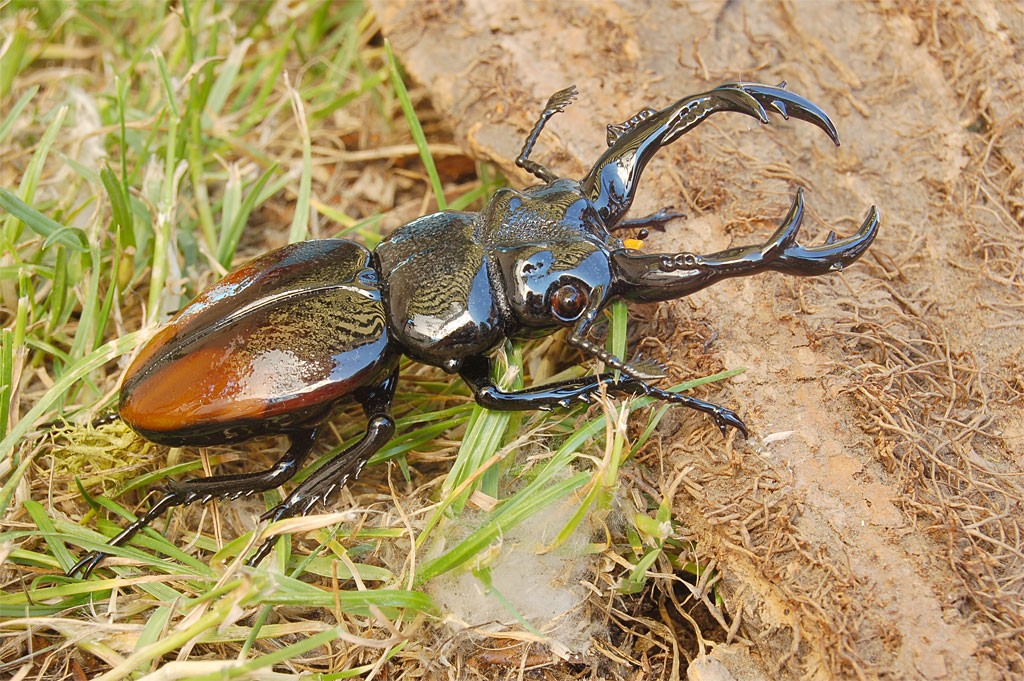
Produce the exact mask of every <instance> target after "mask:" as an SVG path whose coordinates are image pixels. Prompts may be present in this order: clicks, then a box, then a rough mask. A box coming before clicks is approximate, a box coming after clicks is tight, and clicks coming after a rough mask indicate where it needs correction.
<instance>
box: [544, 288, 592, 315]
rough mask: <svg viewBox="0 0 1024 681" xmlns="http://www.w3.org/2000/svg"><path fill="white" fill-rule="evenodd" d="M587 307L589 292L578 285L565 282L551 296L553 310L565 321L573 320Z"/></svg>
mask: <svg viewBox="0 0 1024 681" xmlns="http://www.w3.org/2000/svg"><path fill="white" fill-rule="evenodd" d="M585 309H587V294H586V292H584V291H582V290H581V289H580V288H579V287H578V286H575V285H573V284H565V285H563V286H560V287H559V288H558V290H557V291H555V294H554V295H553V296H551V311H552V312H554V313H555V316H556V317H558V318H559V319H560V320H562V321H563V322H572V321H575V320H576V319H578V318H579V316H580V315H581V314H583V311H584V310H585Z"/></svg>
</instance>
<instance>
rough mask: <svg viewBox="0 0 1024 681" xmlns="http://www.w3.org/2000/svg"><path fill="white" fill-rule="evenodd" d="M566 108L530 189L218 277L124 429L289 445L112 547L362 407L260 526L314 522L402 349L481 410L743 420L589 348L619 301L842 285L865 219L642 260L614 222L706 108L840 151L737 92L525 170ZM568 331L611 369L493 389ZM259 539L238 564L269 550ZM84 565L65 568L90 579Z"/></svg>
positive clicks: (128, 393)
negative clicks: (538, 346)
mask: <svg viewBox="0 0 1024 681" xmlns="http://www.w3.org/2000/svg"><path fill="white" fill-rule="evenodd" d="M575 96H576V89H575V88H567V89H566V90H562V91H560V92H557V93H555V94H554V95H553V96H552V97H551V98H550V99H549V100H548V103H547V106H546V107H545V109H544V111H543V113H542V114H541V116H540V117H539V119H538V121H537V123H536V125H534V127H533V129H532V130H531V131H530V133H529V135H528V136H527V139H526V141H525V143H524V145H523V149H522V152H521V153H520V155H519V157H518V158H517V159H516V163H517V165H519V166H520V167H522V168H524V169H526V170H528V171H529V172H531V173H532V174H534V175H535V176H536V177H538V178H539V179H540V180H541V181H542V182H543V184H540V185H536V186H533V187H528V188H526V189H523V190H514V189H502V190H500V191H498V192H497V193H496V194H495V195H494V197H493V198H492V199H491V201H490V202H489V203H488V205H487V206H486V208H485V209H484V210H483V211H481V212H479V213H465V212H454V211H446V212H441V213H435V214H433V215H428V216H425V217H422V218H420V219H418V220H415V221H413V222H411V223H409V224H407V225H405V226H403V227H400V228H398V229H397V230H395V232H394V233H393V234H392V235H391V236H390V237H388V238H387V239H385V240H384V241H382V242H381V243H380V244H379V245H378V246H377V248H376V249H375V250H374V252H373V253H372V254H371V253H370V252H369V251H367V250H366V249H365V248H363V247H362V246H360V245H358V244H355V243H352V242H349V241H342V240H325V241H316V242H306V243H303V244H293V245H291V246H287V247H285V248H283V249H280V250H278V251H275V252H273V253H270V254H267V255H266V256H263V257H262V258H259V259H257V260H255V261H253V262H252V263H250V264H249V265H247V266H245V267H243V268H241V269H239V270H236V271H235V272H233V273H232V274H230V275H228V276H227V277H226V278H225V279H224V280H223V281H221V282H220V283H219V284H217V285H215V286H213V287H211V288H210V289H208V290H207V291H206V292H205V293H203V294H201V295H200V296H199V297H198V298H197V299H196V300H195V301H193V302H192V303H191V304H190V305H189V306H187V307H186V308H185V309H184V310H183V311H182V312H181V313H179V315H178V316H177V317H175V319H173V320H172V321H171V322H170V323H169V324H168V326H167V327H166V328H165V329H163V330H162V331H160V332H159V333H158V334H157V335H156V336H155V337H154V339H153V340H152V341H150V343H149V344H148V345H147V346H146V347H145V348H144V349H143V350H142V352H141V353H140V354H139V356H138V358H137V359H136V361H135V363H134V364H133V365H132V367H130V369H129V371H128V372H127V374H126V379H125V382H124V385H123V388H122V393H121V409H120V413H121V416H122V418H124V420H125V421H126V422H127V423H128V424H129V425H130V426H132V427H133V428H135V429H136V430H137V431H139V432H140V433H142V434H144V435H145V436H147V437H149V438H151V439H153V440H155V441H158V442H162V443H165V444H173V445H179V446H180V445H204V444H210V443H214V442H232V441H236V440H240V439H243V438H247V437H252V436H254V435H264V434H282V435H287V436H288V437H289V439H290V441H291V447H290V448H289V450H288V451H287V452H286V453H285V454H284V456H282V457H281V459H280V460H279V461H278V462H277V463H276V464H275V465H274V466H272V467H271V468H270V469H267V470H265V471H260V472H257V473H249V474H242V475H231V476H215V477H211V478H202V479H195V480H185V481H182V482H174V483H171V484H170V485H168V487H167V488H166V490H165V495H164V496H163V497H162V498H161V499H160V501H158V502H157V503H156V504H155V505H154V506H153V507H152V508H151V509H150V511H149V512H148V513H146V514H145V515H143V516H142V517H140V518H139V519H138V520H137V521H136V522H134V523H132V524H131V525H129V526H128V527H127V528H125V530H124V531H122V532H121V533H120V534H119V535H118V536H116V537H115V538H113V539H112V540H111V541H110V542H109V544H110V545H112V546H118V545H120V544H123V543H124V542H127V541H128V540H129V539H130V538H131V537H132V536H133V535H134V534H135V533H137V532H138V531H139V530H140V529H142V528H143V527H145V526H146V525H148V524H149V523H151V522H152V521H153V520H154V519H156V518H157V517H158V516H159V515H160V514H161V513H163V512H164V511H165V510H166V509H168V508H170V507H172V506H176V505H181V504H188V503H192V502H193V501H196V500H208V499H211V498H214V497H236V496H240V495H243V494H251V493H253V492H258V491H263V490H267V489H272V488H274V487H277V486H278V485H280V484H282V483H283V482H285V481H287V480H288V479H290V478H291V477H292V476H293V475H294V474H295V472H296V471H297V470H298V468H299V467H300V466H301V465H302V462H303V461H304V460H305V459H306V458H307V456H308V454H309V452H310V451H311V449H312V447H313V444H314V442H315V440H316V436H317V433H318V431H319V429H320V427H321V425H322V423H323V422H324V421H325V420H326V419H327V418H328V417H329V416H330V415H331V414H332V413H333V412H334V411H335V410H336V409H337V407H338V406H339V405H341V404H344V403H346V402H352V401H355V402H357V403H359V404H360V405H362V407H363V410H364V412H365V414H366V417H367V421H368V425H367V430H366V434H365V435H364V436H363V438H362V439H361V440H360V441H359V442H357V443H356V444H354V445H352V446H351V447H349V448H348V449H346V450H345V451H343V452H341V453H340V454H338V455H337V456H335V457H334V458H333V459H331V460H330V461H328V462H327V463H326V464H325V465H323V466H322V467H321V468H320V469H318V470H317V471H315V472H314V473H313V474H312V475H311V476H310V477H309V478H307V479H306V480H304V481H303V482H302V483H301V484H300V485H299V486H297V487H296V489H295V490H294V491H293V492H292V493H291V494H290V495H289V496H288V497H287V498H286V499H285V500H284V501H283V502H282V503H281V504H279V505H278V506H277V507H276V508H274V509H272V510H271V511H270V512H268V514H267V516H266V517H267V518H271V519H274V520H277V519H281V518H287V517H289V516H293V515H298V514H303V513H306V512H308V511H309V510H310V509H311V508H312V507H313V506H314V505H315V504H316V503H318V502H321V501H323V500H324V499H325V498H326V497H327V496H328V495H329V494H330V493H331V492H332V491H333V490H335V489H336V488H337V487H339V486H341V485H343V484H345V482H346V481H347V480H348V479H349V478H350V477H353V476H356V475H358V473H359V471H360V469H361V468H362V466H363V464H364V463H365V462H366V460H367V459H369V457H370V456H371V455H372V454H373V453H374V452H376V451H377V450H378V449H380V447H382V446H383V445H384V444H385V443H386V442H387V441H388V440H389V439H390V438H391V437H392V435H393V433H394V421H393V420H392V418H391V413H390V412H391V401H392V398H393V395H394V391H395V383H396V382H397V371H396V366H397V360H398V357H399V355H400V354H403V353H404V354H407V355H409V356H410V357H412V358H414V359H417V360H419V361H422V362H426V363H429V364H433V365H436V366H439V367H441V368H443V369H444V370H445V371H448V372H450V373H458V374H459V375H460V376H461V377H462V378H463V379H464V380H465V381H466V383H467V384H468V385H469V386H470V388H471V389H472V391H473V394H474V395H475V397H476V400H477V401H478V402H479V403H480V404H481V405H483V406H485V407H488V408H490V409H501V410H525V409H550V408H554V407H565V406H568V405H570V404H572V403H574V402H576V401H584V402H586V401H589V400H590V399H591V398H592V396H593V395H594V394H595V393H596V392H597V391H599V390H602V389H605V390H607V391H608V392H609V393H611V394H613V395H649V396H653V397H656V398H658V399H660V400H664V401H667V402H671V403H674V404H680V405H683V406H686V407H689V408H692V409H696V410H698V411H700V412H702V413H705V414H707V415H708V416H709V417H711V418H712V419H713V420H714V422H715V423H716V425H717V426H718V427H719V428H720V429H721V430H722V432H723V434H724V433H726V432H727V429H728V428H736V429H738V430H740V431H741V432H742V433H743V434H744V435H746V434H747V429H746V426H745V425H744V424H743V421H742V420H741V419H740V418H739V416H738V415H737V414H736V413H735V412H733V411H731V410H729V409H726V408H724V407H720V406H717V405H714V404H711V403H709V402H705V401H703V400H698V399H696V398H692V397H688V396H685V395H676V394H671V393H668V392H666V391H664V390H661V389H660V388H657V387H655V386H653V385H651V383H650V381H652V380H654V379H656V378H659V377H660V375H659V372H658V371H657V370H656V369H654V370H652V369H651V367H650V366H647V365H643V364H641V363H636V364H631V363H629V362H627V361H625V360H624V359H623V358H620V357H615V356H613V355H612V354H610V353H609V352H608V351H607V350H605V349H604V348H602V347H600V346H598V345H597V344H595V343H593V342H592V341H590V340H589V339H588V338H587V333H588V331H589V329H590V327H591V325H592V324H594V322H595V321H596V320H597V319H598V316H599V314H600V312H601V310H602V309H603V308H604V307H605V306H606V305H607V304H608V303H609V302H610V301H611V300H613V299H615V298H625V299H628V300H641V301H656V300H669V299H672V298H679V297H682V296H685V295H688V294H690V293H693V292H694V291H698V290H700V289H702V288H704V287H706V286H709V285H711V284H713V283H715V282H717V281H719V280H721V279H725V278H729V277H738V276H745V275H748V274H755V273H758V272H764V271H772V270H774V271H777V272H783V273H786V274H795V275H801V276H814V275H819V274H825V273H827V272H832V271H839V270H841V269H842V268H843V267H846V266H847V265H849V264H850V263H852V262H854V261H855V260H856V259H857V258H859V257H860V256H861V255H862V254H863V253H864V251H865V250H866V249H867V247H868V246H869V245H870V244H871V242H872V241H873V240H874V238H875V235H876V234H877V230H878V223H879V220H878V213H877V211H876V210H875V209H874V208H872V209H871V211H870V212H869V214H868V217H867V219H866V220H865V221H864V224H863V225H862V226H861V228H860V229H859V230H858V231H857V233H856V234H854V235H852V236H849V237H845V238H843V239H836V238H835V235H834V234H831V235H830V236H829V238H828V239H826V242H825V243H824V244H821V245H818V246H803V245H801V244H800V243H799V242H798V241H797V235H798V232H799V229H800V223H801V219H802V217H803V195H802V191H801V190H798V191H797V194H796V198H795V201H794V204H793V208H792V209H791V210H790V213H789V215H788V216H787V217H786V218H785V220H784V221H783V224H782V226H781V227H779V229H778V230H777V231H776V232H775V234H774V235H772V236H771V237H770V238H769V239H768V240H767V241H766V242H765V243H764V244H757V245H750V246H739V247H735V248H730V249H727V250H724V251H721V252H718V253H713V254H709V255H699V254H694V253H659V254H646V253H642V252H640V251H638V250H636V249H634V248H628V247H627V243H630V245H635V244H634V243H632V242H623V241H622V240H620V239H619V238H617V237H616V236H614V235H613V232H614V231H615V230H619V229H623V228H641V229H647V228H659V227H660V226H662V225H663V223H664V222H666V221H668V220H671V219H674V218H676V217H680V214H678V213H673V212H671V211H669V210H664V211H658V212H657V213H654V214H652V215H649V216H646V217H641V218H635V219H632V220H626V219H624V218H625V216H626V213H627V212H628V211H629V208H630V206H631V205H632V202H633V198H634V196H635V194H636V191H637V186H638V183H639V180H640V175H641V174H642V172H643V170H644V168H645V167H646V165H647V163H648V162H649V161H650V159H651V157H652V156H653V155H654V153H655V152H657V150H658V149H660V148H661V147H663V146H665V145H667V144H669V143H671V142H672V141H674V140H676V139H677V138H679V137H680V136H681V135H683V134H684V133H686V132H688V131H690V130H692V129H693V128H694V127H696V126H697V125H699V124H700V123H701V122H702V121H704V120H705V119H706V118H707V117H708V116H710V115H711V114H713V113H716V112H719V111H734V112H739V113H743V114H746V115H749V116H752V117H754V118H757V119H758V120H760V121H761V122H763V123H767V122H768V112H774V113H777V114H780V115H782V116H784V117H786V118H790V117H792V118H797V119H800V120H805V121H808V122H810V123H812V124H813V125H815V126H817V127H819V128H821V129H822V130H823V131H825V132H826V134H827V135H828V136H829V137H830V138H831V139H832V141H833V142H835V143H836V144H838V143H839V141H838V137H837V136H836V132H835V127H834V126H833V125H832V122H831V121H830V120H829V119H828V116H826V115H825V113H824V112H823V111H821V109H819V108H818V107H817V106H815V105H814V104H812V103H811V102H809V101H807V100H806V99H803V98H802V97H799V96H797V95H794V94H792V93H790V92H787V91H786V90H784V89H783V87H782V86H780V87H771V86H767V85H759V84H754V83H731V84H727V85H722V86H720V87H718V88H715V89H714V90H711V91H709V92H705V93H702V94H699V95H695V96H692V97H686V98H684V99H681V100H679V101H678V102H676V103H675V104H672V105H671V106H669V107H667V108H665V109H662V110H660V111H656V110H654V109H652V108H644V109H642V110H641V111H640V112H638V113H637V114H636V115H634V116H632V117H631V118H629V119H628V120H626V121H624V122H623V123H621V124H617V125H610V126H608V149H607V151H605V153H604V154H603V155H602V156H601V157H600V158H599V159H598V161H597V163H596V164H595V165H594V167H593V169H591V171H590V172H589V173H588V174H587V176H586V177H584V178H583V179H582V180H580V181H576V180H571V179H566V178H559V177H558V176H557V174H555V173H554V172H552V171H551V170H549V169H547V168H545V167H544V166H543V165H541V164H540V163H537V162H536V161H533V160H530V158H529V155H530V152H531V150H532V148H533V145H534V143H535V142H536V140H537V137H538V136H539V135H540V133H541V131H542V130H543V128H544V125H545V123H546V122H547V121H548V120H549V119H550V118H551V117H552V116H553V115H555V114H556V113H558V112H560V111H562V110H564V108H565V107H566V106H567V105H568V104H569V103H570V102H571V101H572V99H573V98H574V97H575ZM564 327H567V328H568V329H569V334H568V336H567V339H568V342H569V343H570V344H571V345H574V346H575V347H577V348H579V349H580V350H582V351H583V352H584V353H585V354H587V355H588V356H590V357H592V358H595V359H599V360H601V361H603V362H604V364H605V365H606V367H608V368H609V369H616V370H618V371H620V372H621V374H622V375H621V377H620V378H618V379H617V378H615V376H614V375H613V374H611V373H607V374H599V375H596V376H588V377H584V378H579V379H572V380H569V381H562V382H559V383H554V384H548V385H542V386H537V387H533V388H527V389H525V390H519V391H503V390H501V389H499V388H498V387H497V386H496V385H494V383H493V382H492V381H491V379H490V376H491V370H490V369H491V367H490V360H489V359H488V357H487V356H488V354H489V353H490V352H491V351H492V350H493V349H494V348H495V347H497V346H498V345H499V344H500V343H502V342H503V341H504V340H505V339H506V338H516V337H524V336H536V335H543V334H545V333H550V332H553V331H554V330H556V329H558V328H564ZM270 548H271V543H270V542H266V543H264V544H263V545H262V546H261V547H260V549H259V550H258V551H257V552H256V554H255V555H254V556H252V557H251V558H250V564H256V563H258V562H259V561H260V560H261V559H262V558H263V557H264V556H266V555H267V552H269V550H270ZM104 555H105V554H103V553H101V552H93V553H91V554H89V555H87V556H86V557H85V558H84V559H83V560H82V561H80V562H79V563H78V564H77V565H76V566H75V567H74V568H72V570H71V572H72V573H74V572H78V571H81V572H82V573H83V574H86V575H87V574H88V573H89V572H90V571H91V570H92V569H93V568H95V566H96V565H97V564H98V563H99V562H100V561H101V560H102V559H103V557H104Z"/></svg>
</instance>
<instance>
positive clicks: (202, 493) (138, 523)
mask: <svg viewBox="0 0 1024 681" xmlns="http://www.w3.org/2000/svg"><path fill="white" fill-rule="evenodd" d="M316 435H317V430H316V429H315V428H314V429H308V430H300V431H295V432H293V433H291V434H290V435H289V439H290V440H291V446H290V447H289V448H288V451H287V452H285V454H284V456H282V457H281V458H280V459H279V460H278V461H277V463H275V464H274V465H273V466H272V467H271V468H268V469H267V470H265V471H260V472H258V473H241V474H238V475H215V476H212V477H209V478H195V479H193V480H183V481H181V482H172V483H170V484H168V485H167V487H166V489H165V492H164V495H163V496H162V497H160V500H159V501H157V502H156V504H154V505H153V507H152V508H151V509H149V511H147V512H146V513H145V514H144V515H142V516H140V517H139V518H137V519H136V520H135V522H133V523H131V524H130V525H128V526H127V527H125V528H124V529H123V530H121V532H120V533H118V534H117V536H115V537H114V538H113V539H111V540H110V541H108V542H107V545H108V546H121V545H123V544H126V543H128V542H129V541H131V539H132V537H134V536H135V535H136V534H138V533H139V530H141V529H143V528H144V527H146V526H147V525H149V524H150V523H152V522H153V521H154V520H156V519H157V518H159V517H160V516H161V515H163V514H164V513H165V512H166V511H167V510H168V509H170V508H173V507H175V506H185V505H187V504H191V503H193V502H195V501H197V500H200V499H202V500H203V501H209V500H210V499H212V498H214V497H229V498H235V497H239V496H242V495H243V494H252V493H254V492H263V491H266V490H268V489H274V488H275V487H278V486H280V485H281V484H282V483H284V482H285V481H287V480H288V479H289V478H291V477H292V476H293V475H295V473H296V472H297V471H298V470H299V467H300V466H301V465H302V462H303V461H304V460H305V458H306V457H307V456H308V455H309V452H310V450H312V448H313V442H314V441H315V440H316ZM107 555H108V554H107V553H105V552H103V551H90V552H89V553H88V554H86V556H85V557H84V558H82V560H80V561H78V562H77V563H75V565H74V566H73V567H72V568H71V569H70V570H68V575H74V574H76V573H79V572H80V573H81V575H82V578H83V579H84V578H87V577H88V576H89V574H90V573H91V572H92V571H93V570H94V569H95V568H96V566H97V565H99V564H100V562H101V561H102V560H103V559H104V558H106V557H107Z"/></svg>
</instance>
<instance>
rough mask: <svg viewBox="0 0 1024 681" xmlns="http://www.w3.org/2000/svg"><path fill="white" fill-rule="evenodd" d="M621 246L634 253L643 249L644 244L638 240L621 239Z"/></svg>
mask: <svg viewBox="0 0 1024 681" xmlns="http://www.w3.org/2000/svg"><path fill="white" fill-rule="evenodd" d="M622 245H623V246H625V247H626V248H629V249H631V250H634V251H639V250H640V249H641V248H643V245H644V242H643V241H640V239H623V240H622Z"/></svg>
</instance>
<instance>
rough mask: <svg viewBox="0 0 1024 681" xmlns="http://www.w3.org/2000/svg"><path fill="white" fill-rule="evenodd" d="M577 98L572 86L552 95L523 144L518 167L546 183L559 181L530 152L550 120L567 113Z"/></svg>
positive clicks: (574, 88)
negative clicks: (531, 157)
mask: <svg viewBox="0 0 1024 681" xmlns="http://www.w3.org/2000/svg"><path fill="white" fill-rule="evenodd" d="M575 98H576V86H575V85H570V86H569V87H567V88H565V89H564V90H559V91H558V92H556V93H555V94H553V95H551V98H550V99H548V103H547V105H546V106H545V107H544V111H542V112H541V114H540V117H539V118H538V119H537V122H536V123H535V124H534V125H533V130H531V131H530V134H529V135H527V136H526V141H525V142H523V149H522V151H520V152H519V156H517V157H516V165H517V166H519V167H520V168H522V169H523V170H525V171H526V172H528V173H531V174H533V175H536V176H537V177H539V178H540V179H541V180H543V181H544V182H554V181H555V180H557V179H558V175H556V174H555V173H553V172H551V171H550V170H548V169H547V168H545V167H544V166H542V165H541V164H540V163H537V162H536V161H531V160H530V152H531V151H533V145H534V144H536V143H537V137H538V136H540V132H541V130H543V129H544V125H545V124H546V123H547V122H548V119H550V118H551V117H552V116H554V115H555V114H556V113H561V112H563V111H565V107H567V106H569V104H570V103H571V102H572V100H573V99H575Z"/></svg>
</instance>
